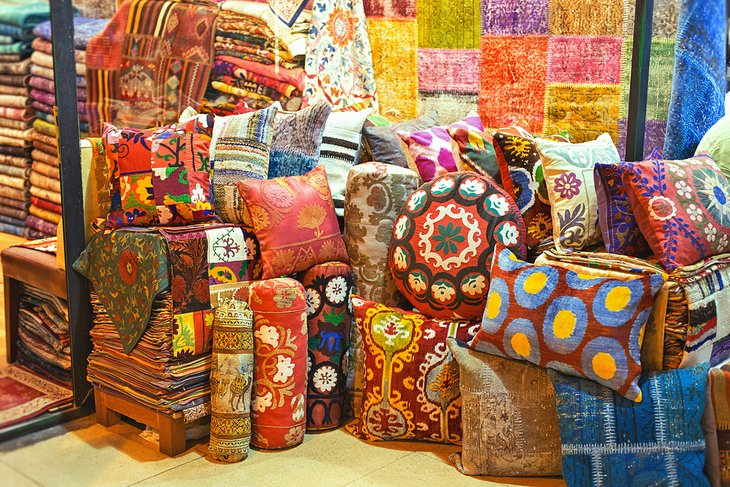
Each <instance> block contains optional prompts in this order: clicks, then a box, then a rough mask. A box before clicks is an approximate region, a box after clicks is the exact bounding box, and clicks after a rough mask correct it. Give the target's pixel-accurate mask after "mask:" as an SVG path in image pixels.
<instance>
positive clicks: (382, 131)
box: [363, 113, 438, 167]
mask: <svg viewBox="0 0 730 487" xmlns="http://www.w3.org/2000/svg"><path fill="white" fill-rule="evenodd" d="M436 125H438V118H437V116H436V114H435V113H427V114H425V115H421V116H420V117H418V118H417V119H415V120H407V121H405V122H400V123H396V124H393V125H385V126H372V127H369V126H367V125H366V126H365V127H364V128H363V142H364V144H365V146H366V147H367V150H368V152H369V153H370V157H371V158H372V159H371V160H373V161H377V162H384V163H386V164H393V165H395V166H400V167H408V160H407V159H406V155H405V154H404V153H403V146H402V145H401V144H402V143H403V142H402V141H401V139H400V137H398V132H399V131H400V132H414V131H418V130H425V129H429V128H432V127H435V126H436Z"/></svg>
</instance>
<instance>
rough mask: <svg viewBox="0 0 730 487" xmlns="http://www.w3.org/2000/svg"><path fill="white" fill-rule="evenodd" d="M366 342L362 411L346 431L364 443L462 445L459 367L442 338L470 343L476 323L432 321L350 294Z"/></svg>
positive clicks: (476, 326)
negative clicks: (386, 441) (427, 442)
mask: <svg viewBox="0 0 730 487" xmlns="http://www.w3.org/2000/svg"><path fill="white" fill-rule="evenodd" d="M352 305H353V309H354V310H355V320H356V321H357V327H358V329H359V330H360V333H361V334H362V337H363V342H364V344H365V378H366V379H365V390H364V393H363V406H362V413H361V414H360V416H359V421H358V423H357V424H355V425H350V426H349V427H348V429H349V431H351V432H352V433H353V434H354V435H355V436H357V437H358V438H361V439H364V440H371V441H377V440H426V441H436V442H440V443H460V442H461V395H460V393H459V366H458V365H457V363H456V361H454V359H453V356H452V355H451V352H449V349H448V347H447V346H446V339H447V338H449V337H454V338H456V339H458V340H461V341H465V340H469V339H470V338H471V337H473V336H474V333H476V331H477V329H479V324H478V323H476V322H468V321H448V320H444V321H441V320H435V319H431V318H429V317H427V316H423V315H421V314H418V313H412V312H408V311H403V310H400V309H397V308H389V307H388V306H385V305H382V304H379V303H373V302H372V301H365V300H363V299H361V298H358V297H355V296H353V298H352Z"/></svg>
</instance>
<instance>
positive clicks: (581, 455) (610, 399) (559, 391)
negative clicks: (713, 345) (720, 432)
mask: <svg viewBox="0 0 730 487" xmlns="http://www.w3.org/2000/svg"><path fill="white" fill-rule="evenodd" d="M707 369H708V366H707V364H703V365H697V366H694V367H691V368H686V369H676V370H671V371H667V372H652V373H648V374H645V375H643V376H642V378H641V380H640V381H639V384H638V385H639V387H640V388H641V392H642V395H643V396H644V400H643V401H642V402H641V403H638V404H637V403H633V402H630V401H627V400H626V399H624V398H622V397H620V396H618V395H617V394H614V393H613V392H612V391H611V390H610V389H606V388H605V387H602V386H600V385H598V384H596V383H594V382H590V381H587V380H584V379H579V378H576V377H569V376H566V375H563V374H560V373H557V372H554V371H550V378H551V379H552V381H553V385H554V386H555V393H556V397H557V410H558V421H559V423H560V437H561V439H562V443H563V447H562V453H563V478H564V479H565V482H566V483H567V484H568V486H578V485H693V486H695V485H696V486H707V485H709V482H708V481H707V478H706V477H705V476H704V474H703V473H702V469H703V467H704V463H705V440H704V435H703V432H702V427H701V425H700V417H701V416H702V413H703V411H704V409H705V390H706V388H707Z"/></svg>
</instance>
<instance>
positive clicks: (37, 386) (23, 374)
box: [0, 365, 73, 428]
mask: <svg viewBox="0 0 730 487" xmlns="http://www.w3.org/2000/svg"><path fill="white" fill-rule="evenodd" d="M72 397H73V396H72V393H71V391H70V390H69V389H66V388H65V387H61V386H59V385H56V384H54V383H52V382H49V381H47V380H45V379H42V378H40V377H38V376H37V375H35V374H33V373H31V372H29V371H27V370H26V369H24V368H22V367H19V366H17V365H8V366H7V367H4V368H2V369H0V428H7V427H8V426H12V425H14V424H18V423H21V422H23V421H25V420H27V419H30V418H33V417H35V416H38V415H40V414H42V413H44V412H46V411H48V410H49V409H52V408H55V407H58V406H61V405H62V404H66V403H68V402H71V399H72Z"/></svg>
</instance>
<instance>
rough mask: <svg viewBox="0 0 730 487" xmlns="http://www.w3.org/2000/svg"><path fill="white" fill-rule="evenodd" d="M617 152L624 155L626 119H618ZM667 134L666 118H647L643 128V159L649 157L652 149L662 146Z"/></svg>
mask: <svg viewBox="0 0 730 487" xmlns="http://www.w3.org/2000/svg"><path fill="white" fill-rule="evenodd" d="M618 133H619V137H618V153H619V155H620V156H621V157H626V119H625V118H622V119H620V120H619V121H618ZM666 134H667V122H666V120H647V121H646V128H645V129H644V159H649V157H651V153H652V149H654V148H655V147H664V138H665V137H666Z"/></svg>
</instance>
